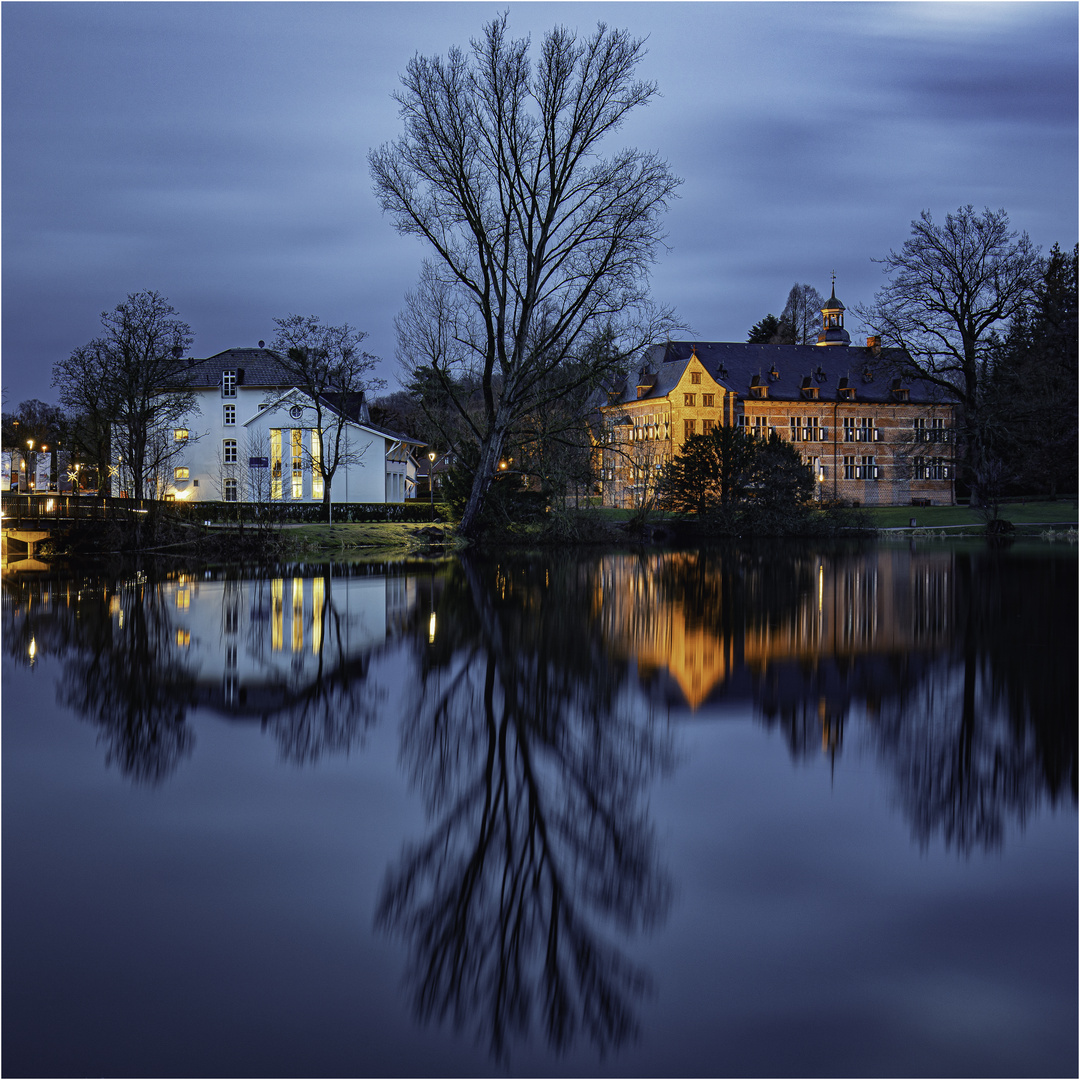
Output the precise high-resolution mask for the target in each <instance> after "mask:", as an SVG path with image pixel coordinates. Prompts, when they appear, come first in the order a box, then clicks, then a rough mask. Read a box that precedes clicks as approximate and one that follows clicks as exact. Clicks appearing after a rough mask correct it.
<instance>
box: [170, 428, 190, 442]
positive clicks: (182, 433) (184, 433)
mask: <svg viewBox="0 0 1080 1080" xmlns="http://www.w3.org/2000/svg"><path fill="white" fill-rule="evenodd" d="M189 434H190V432H189V431H188V429H187V428H186V427H178V428H177V429H176V430H175V431H174V432H173V442H185V441H186V440H187V437H188V435H189Z"/></svg>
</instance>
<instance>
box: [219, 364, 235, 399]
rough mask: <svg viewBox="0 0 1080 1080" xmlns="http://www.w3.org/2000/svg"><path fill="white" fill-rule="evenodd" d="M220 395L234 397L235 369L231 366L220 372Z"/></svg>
mask: <svg viewBox="0 0 1080 1080" xmlns="http://www.w3.org/2000/svg"><path fill="white" fill-rule="evenodd" d="M221 396H222V397H236V369H235V368H231V369H228V370H226V371H223V372H222V373H221Z"/></svg>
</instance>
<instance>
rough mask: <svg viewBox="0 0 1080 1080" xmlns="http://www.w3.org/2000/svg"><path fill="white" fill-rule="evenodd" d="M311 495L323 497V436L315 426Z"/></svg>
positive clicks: (312, 435)
mask: <svg viewBox="0 0 1080 1080" xmlns="http://www.w3.org/2000/svg"><path fill="white" fill-rule="evenodd" d="M311 497H312V498H313V499H321V498H322V497H323V474H322V437H321V436H320V434H319V432H318V431H316V430H315V429H314V428H313V429H312V431H311Z"/></svg>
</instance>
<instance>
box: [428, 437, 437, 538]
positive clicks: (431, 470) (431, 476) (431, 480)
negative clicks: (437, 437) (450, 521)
mask: <svg viewBox="0 0 1080 1080" xmlns="http://www.w3.org/2000/svg"><path fill="white" fill-rule="evenodd" d="M427 459H428V463H429V464H428V473H427V487H428V496H429V498H430V499H431V520H432V521H434V520H435V451H434V450H430V451H429V452H428V456H427Z"/></svg>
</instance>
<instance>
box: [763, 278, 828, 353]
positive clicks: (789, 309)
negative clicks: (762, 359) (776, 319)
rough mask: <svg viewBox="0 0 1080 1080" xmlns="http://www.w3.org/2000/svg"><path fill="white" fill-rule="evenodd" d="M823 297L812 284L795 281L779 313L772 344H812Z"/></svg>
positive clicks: (816, 334) (823, 304)
mask: <svg viewBox="0 0 1080 1080" xmlns="http://www.w3.org/2000/svg"><path fill="white" fill-rule="evenodd" d="M824 306H825V298H824V297H823V296H822V295H821V293H819V292H818V291H817V289H815V288H814V286H813V285H800V284H799V283H798V282H796V283H795V284H794V285H792V286H791V292H789V293H788V298H787V303H786V304H785V305H784V310H783V311H782V312H781V313H780V324H779V326H778V328H777V336H776V338H775V339H774V342H773V343H774V344H780V345H814V344H816V343H817V339H818V332H819V331H820V330H821V309H822V308H823V307H824Z"/></svg>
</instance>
